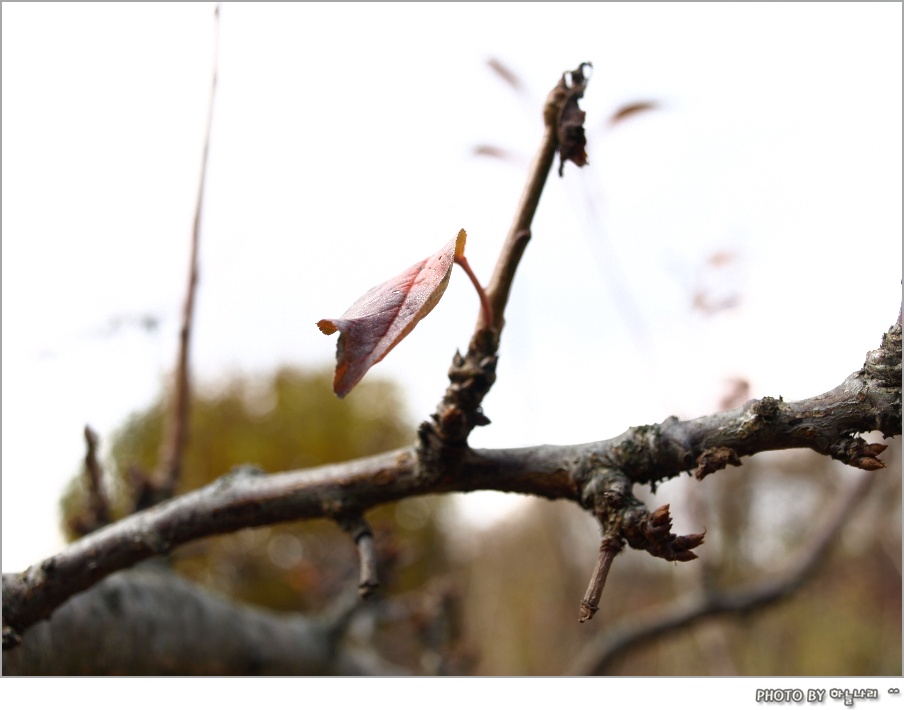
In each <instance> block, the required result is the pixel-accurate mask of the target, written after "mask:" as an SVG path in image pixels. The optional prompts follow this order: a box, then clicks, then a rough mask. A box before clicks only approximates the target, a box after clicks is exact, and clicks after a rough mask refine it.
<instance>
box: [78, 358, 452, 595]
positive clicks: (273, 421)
mask: <svg viewBox="0 0 904 710" xmlns="http://www.w3.org/2000/svg"><path fill="white" fill-rule="evenodd" d="M331 382H332V373H330V372H328V371H314V372H309V371H301V370H297V369H292V368H288V367H284V368H281V369H279V370H277V371H276V372H275V373H273V374H272V375H270V376H266V377H249V376H236V377H232V378H229V379H227V380H225V381H223V382H222V383H220V385H219V386H218V387H216V388H213V387H207V388H205V389H204V390H203V391H201V392H200V393H198V394H196V396H195V397H193V399H192V402H191V408H190V426H189V435H188V444H187V449H186V452H185V457H184V460H183V466H182V471H183V473H182V478H181V480H180V483H179V486H178V490H177V494H179V493H185V492H187V491H189V490H193V489H196V488H200V487H202V486H204V485H206V484H208V483H210V482H211V481H213V480H215V479H216V478H218V477H219V476H221V475H223V474H224V473H226V472H228V471H229V470H231V469H232V468H233V467H235V466H236V465H239V464H244V463H251V464H255V465H257V466H259V467H260V468H262V469H263V470H264V471H266V472H268V473H276V472H281V471H288V470H294V469H299V468H307V467H312V466H318V465H322V464H328V463H333V462H339V461H347V460H350V459H353V458H357V457H361V456H366V455H370V454H375V453H380V452H382V451H386V450H390V449H393V448H397V447H400V446H404V445H407V444H410V443H411V442H412V439H413V436H414V425H413V423H412V422H411V420H410V419H409V417H408V415H407V414H406V412H405V410H404V406H403V402H402V398H401V395H400V392H399V390H398V388H397V387H396V386H395V385H394V384H393V383H390V382H387V381H385V380H383V381H381V380H379V379H374V380H372V381H369V382H366V383H363V384H362V385H361V386H360V387H359V388H358V389H357V390H356V391H355V393H354V395H353V396H351V397H348V398H347V399H346V400H345V401H342V402H340V401H339V400H338V399H337V398H336V397H335V395H334V394H333V393H332V391H331ZM165 406H166V405H165V403H164V399H163V397H161V399H159V400H158V401H157V402H155V403H153V404H152V405H151V406H150V407H148V408H147V409H146V410H144V411H141V412H137V413H135V414H133V415H132V416H131V417H129V419H128V420H127V421H126V422H125V424H124V425H123V426H122V427H121V428H120V429H119V430H117V431H116V432H115V433H114V434H113V435H112V437H111V443H110V452H111V453H110V456H109V459H110V461H108V463H107V470H108V471H109V472H110V473H111V476H110V478H111V479H112V480H111V481H110V484H111V485H110V488H111V490H112V492H113V498H114V508H115V510H116V514H115V517H122V516H123V515H125V514H127V513H128V512H129V511H130V510H131V509H132V508H133V507H134V500H133V498H134V488H135V486H134V480H135V479H137V478H141V477H143V476H146V475H147V473H148V472H150V471H152V470H153V469H154V467H155V466H156V464H157V457H158V451H159V447H160V441H161V436H162V432H163V428H164V427H163V422H164V411H165ZM83 488H84V484H83V483H82V479H81V477H79V478H78V479H76V480H74V481H73V483H72V484H71V485H70V486H69V488H68V489H67V493H66V495H65V497H64V500H63V501H62V505H63V510H64V525H65V526H66V527H67V528H68V530H67V533H68V535H69V536H70V538H72V537H77V535H78V528H77V527H76V526H74V525H73V524H72V523H73V522H77V521H78V520H79V519H80V516H81V515H82V512H83V510H84V503H85V500H86V497H87V496H86V494H85V492H84V490H83ZM436 507H437V503H436V502H435V500H433V499H418V500H417V501H406V502H405V503H404V504H398V505H393V506H385V507H383V508H380V509H377V510H375V511H372V512H371V513H370V514H369V515H368V516H367V517H368V521H369V522H370V523H371V525H372V527H373V528H374V532H375V540H376V542H377V546H378V554H379V555H380V556H381V570H380V571H381V581H382V582H383V584H384V587H388V586H393V587H394V589H397V588H398V587H399V586H401V588H403V589H404V588H414V587H416V586H418V585H420V584H423V582H424V581H425V580H426V579H428V578H429V577H430V576H431V575H432V574H433V573H435V572H436V571H438V569H439V565H441V564H442V558H443V555H442V553H441V545H440V538H439V534H438V531H437V529H436V525H435V524H434V518H435V516H434V511H435V508H436ZM412 511H414V513H416V514H413V512H412ZM398 522H402V523H403V524H402V525H399V524H397V523H398ZM171 562H172V563H173V564H174V566H175V567H176V568H177V569H179V570H180V571H181V572H183V573H184V574H186V575H187V576H189V577H191V578H193V579H195V580H196V581H198V582H200V583H202V584H205V585H207V586H209V587H212V588H215V589H217V590H219V591H222V592H224V593H226V594H228V595H230V596H233V597H236V598H239V599H242V600H245V601H249V602H253V603H257V604H260V605H264V606H268V607H271V608H277V609H287V610H288V609H310V608H320V607H322V606H325V605H326V604H327V603H328V602H329V601H330V600H331V599H333V598H335V596H336V594H338V593H341V592H344V591H347V590H349V589H354V587H355V584H356V582H357V564H358V562H357V551H356V549H355V547H354V544H353V542H352V540H351V539H350V538H349V537H348V536H347V535H346V534H345V533H343V532H341V531H340V530H339V529H338V527H337V526H336V525H335V524H333V523H331V522H329V521H312V522H304V523H289V524H283V525H278V526H273V527H268V528H259V529H252V530H243V531H241V532H238V533H235V534H232V535H224V536H218V537H215V538H209V539H206V540H200V541H198V542H195V543H192V544H190V545H186V546H184V547H182V548H180V549H179V550H177V551H176V552H175V553H174V554H173V555H172V557H171Z"/></svg>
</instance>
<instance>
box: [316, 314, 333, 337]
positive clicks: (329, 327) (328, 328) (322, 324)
mask: <svg viewBox="0 0 904 710" xmlns="http://www.w3.org/2000/svg"><path fill="white" fill-rule="evenodd" d="M317 327H318V328H320V332H321V333H323V334H324V335H332V334H333V333H335V332H336V331H337V330H338V328H336V326H335V325H333V321H331V320H328V319H326V318H324V319H323V320H319V321H317Z"/></svg>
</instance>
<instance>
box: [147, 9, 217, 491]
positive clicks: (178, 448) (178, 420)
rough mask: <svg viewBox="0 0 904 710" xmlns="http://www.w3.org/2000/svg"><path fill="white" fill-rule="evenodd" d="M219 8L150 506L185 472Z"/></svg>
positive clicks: (172, 489) (215, 12)
mask: <svg viewBox="0 0 904 710" xmlns="http://www.w3.org/2000/svg"><path fill="white" fill-rule="evenodd" d="M219 24H220V6H219V5H217V6H216V8H215V10H214V29H215V33H214V53H213V77H212V79H211V86H210V99H209V101H208V106H207V124H206V129H205V133H204V152H203V154H202V157H201V177H200V180H199V181H198V196H197V200H196V201H195V217H194V221H193V223H192V233H191V255H190V257H189V268H188V285H187V286H186V289H185V303H184V305H183V308H182V325H181V327H180V329H179V354H178V357H177V359H176V372H175V374H174V377H173V380H174V383H173V404H172V407H170V409H169V412H170V415H169V417H167V419H166V420H165V429H164V435H163V439H162V441H161V443H160V457H159V461H158V467H157V470H156V471H155V472H154V473H153V475H152V477H151V488H152V489H153V495H152V496H151V499H150V502H153V503H157V502H160V501H162V500H166V499H168V498H171V497H172V496H173V494H174V493H175V490H176V485H177V484H178V482H179V477H180V475H181V470H182V459H183V456H184V453H185V444H186V442H187V440H188V414H189V402H190V400H191V379H190V370H189V352H190V345H191V328H192V318H193V315H194V309H195V293H196V291H197V287H198V247H199V243H200V238H201V211H202V207H203V205H204V185H205V183H206V181H207V163H208V156H209V154H210V126H211V124H212V123H213V105H214V98H215V96H216V92H217V64H218V59H217V56H218V54H219Z"/></svg>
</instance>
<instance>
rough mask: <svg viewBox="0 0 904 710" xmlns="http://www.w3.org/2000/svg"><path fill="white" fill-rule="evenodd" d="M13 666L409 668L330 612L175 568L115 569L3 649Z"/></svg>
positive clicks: (275, 671)
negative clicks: (241, 597)
mask: <svg viewBox="0 0 904 710" xmlns="http://www.w3.org/2000/svg"><path fill="white" fill-rule="evenodd" d="M151 628H152V629H153V634H148V629H151ZM3 672H4V674H7V675H171V674H178V675H211V674H213V675H329V674H340V675H361V674H379V675H388V674H397V673H400V672H404V671H402V669H400V668H398V667H396V666H393V665H391V664H389V663H387V662H385V661H383V660H382V659H379V658H378V657H377V656H376V655H375V654H373V653H372V652H371V653H369V654H366V655H365V654H363V653H356V652H354V651H352V650H351V649H348V648H346V647H345V645H344V644H342V643H341V629H339V630H338V633H337V628H336V621H335V620H334V619H331V618H330V617H329V615H325V616H315V617H308V616H303V615H301V614H285V613H276V612H272V611H267V610H264V609H257V608H254V607H250V606H248V605H245V604H238V603H235V602H233V601H230V600H228V599H225V598H223V597H220V596H218V595H215V594H213V593H211V592H209V591H207V590H205V589H203V588H201V587H199V586H197V585H194V584H192V583H190V582H188V581H187V580H185V579H182V578H181V577H179V576H178V575H177V574H175V573H173V572H171V571H169V570H167V569H153V568H144V569H137V570H132V571H128V572H121V573H119V574H115V575H113V576H111V577H109V578H108V579H105V580H104V581H103V582H101V583H100V584H98V585H96V586H95V587H93V588H92V589H91V590H90V591H89V592H86V593H85V594H82V595H79V596H78V597H75V598H73V599H70V600H69V601H68V602H67V603H66V604H64V605H63V606H61V607H60V609H59V610H58V611H57V612H56V613H55V614H54V615H53V618H52V619H50V620H48V621H44V622H41V623H40V624H37V625H36V626H35V627H34V629H32V630H31V631H30V632H29V633H28V634H27V635H26V636H25V639H24V640H23V643H22V645H21V646H19V647H18V648H15V649H11V650H8V651H4V653H3Z"/></svg>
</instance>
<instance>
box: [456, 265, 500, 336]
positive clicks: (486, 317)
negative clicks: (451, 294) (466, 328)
mask: <svg viewBox="0 0 904 710" xmlns="http://www.w3.org/2000/svg"><path fill="white" fill-rule="evenodd" d="M455 263H456V264H458V265H459V266H460V267H461V268H462V269H464V271H465V273H466V274H467V275H468V278H469V279H471V283H472V284H473V285H474V288H475V289H476V290H477V296H478V297H479V298H480V312H481V317H482V318H483V322H484V323H492V322H493V307H492V306H491V305H490V300H489V299H488V298H487V292H486V291H485V290H484V288H483V286H481V285H480V281H478V280H477V276H476V274H475V273H474V271H473V269H471V264H469V263H468V257H466V256H465V255H464V254H456V255H455Z"/></svg>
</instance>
